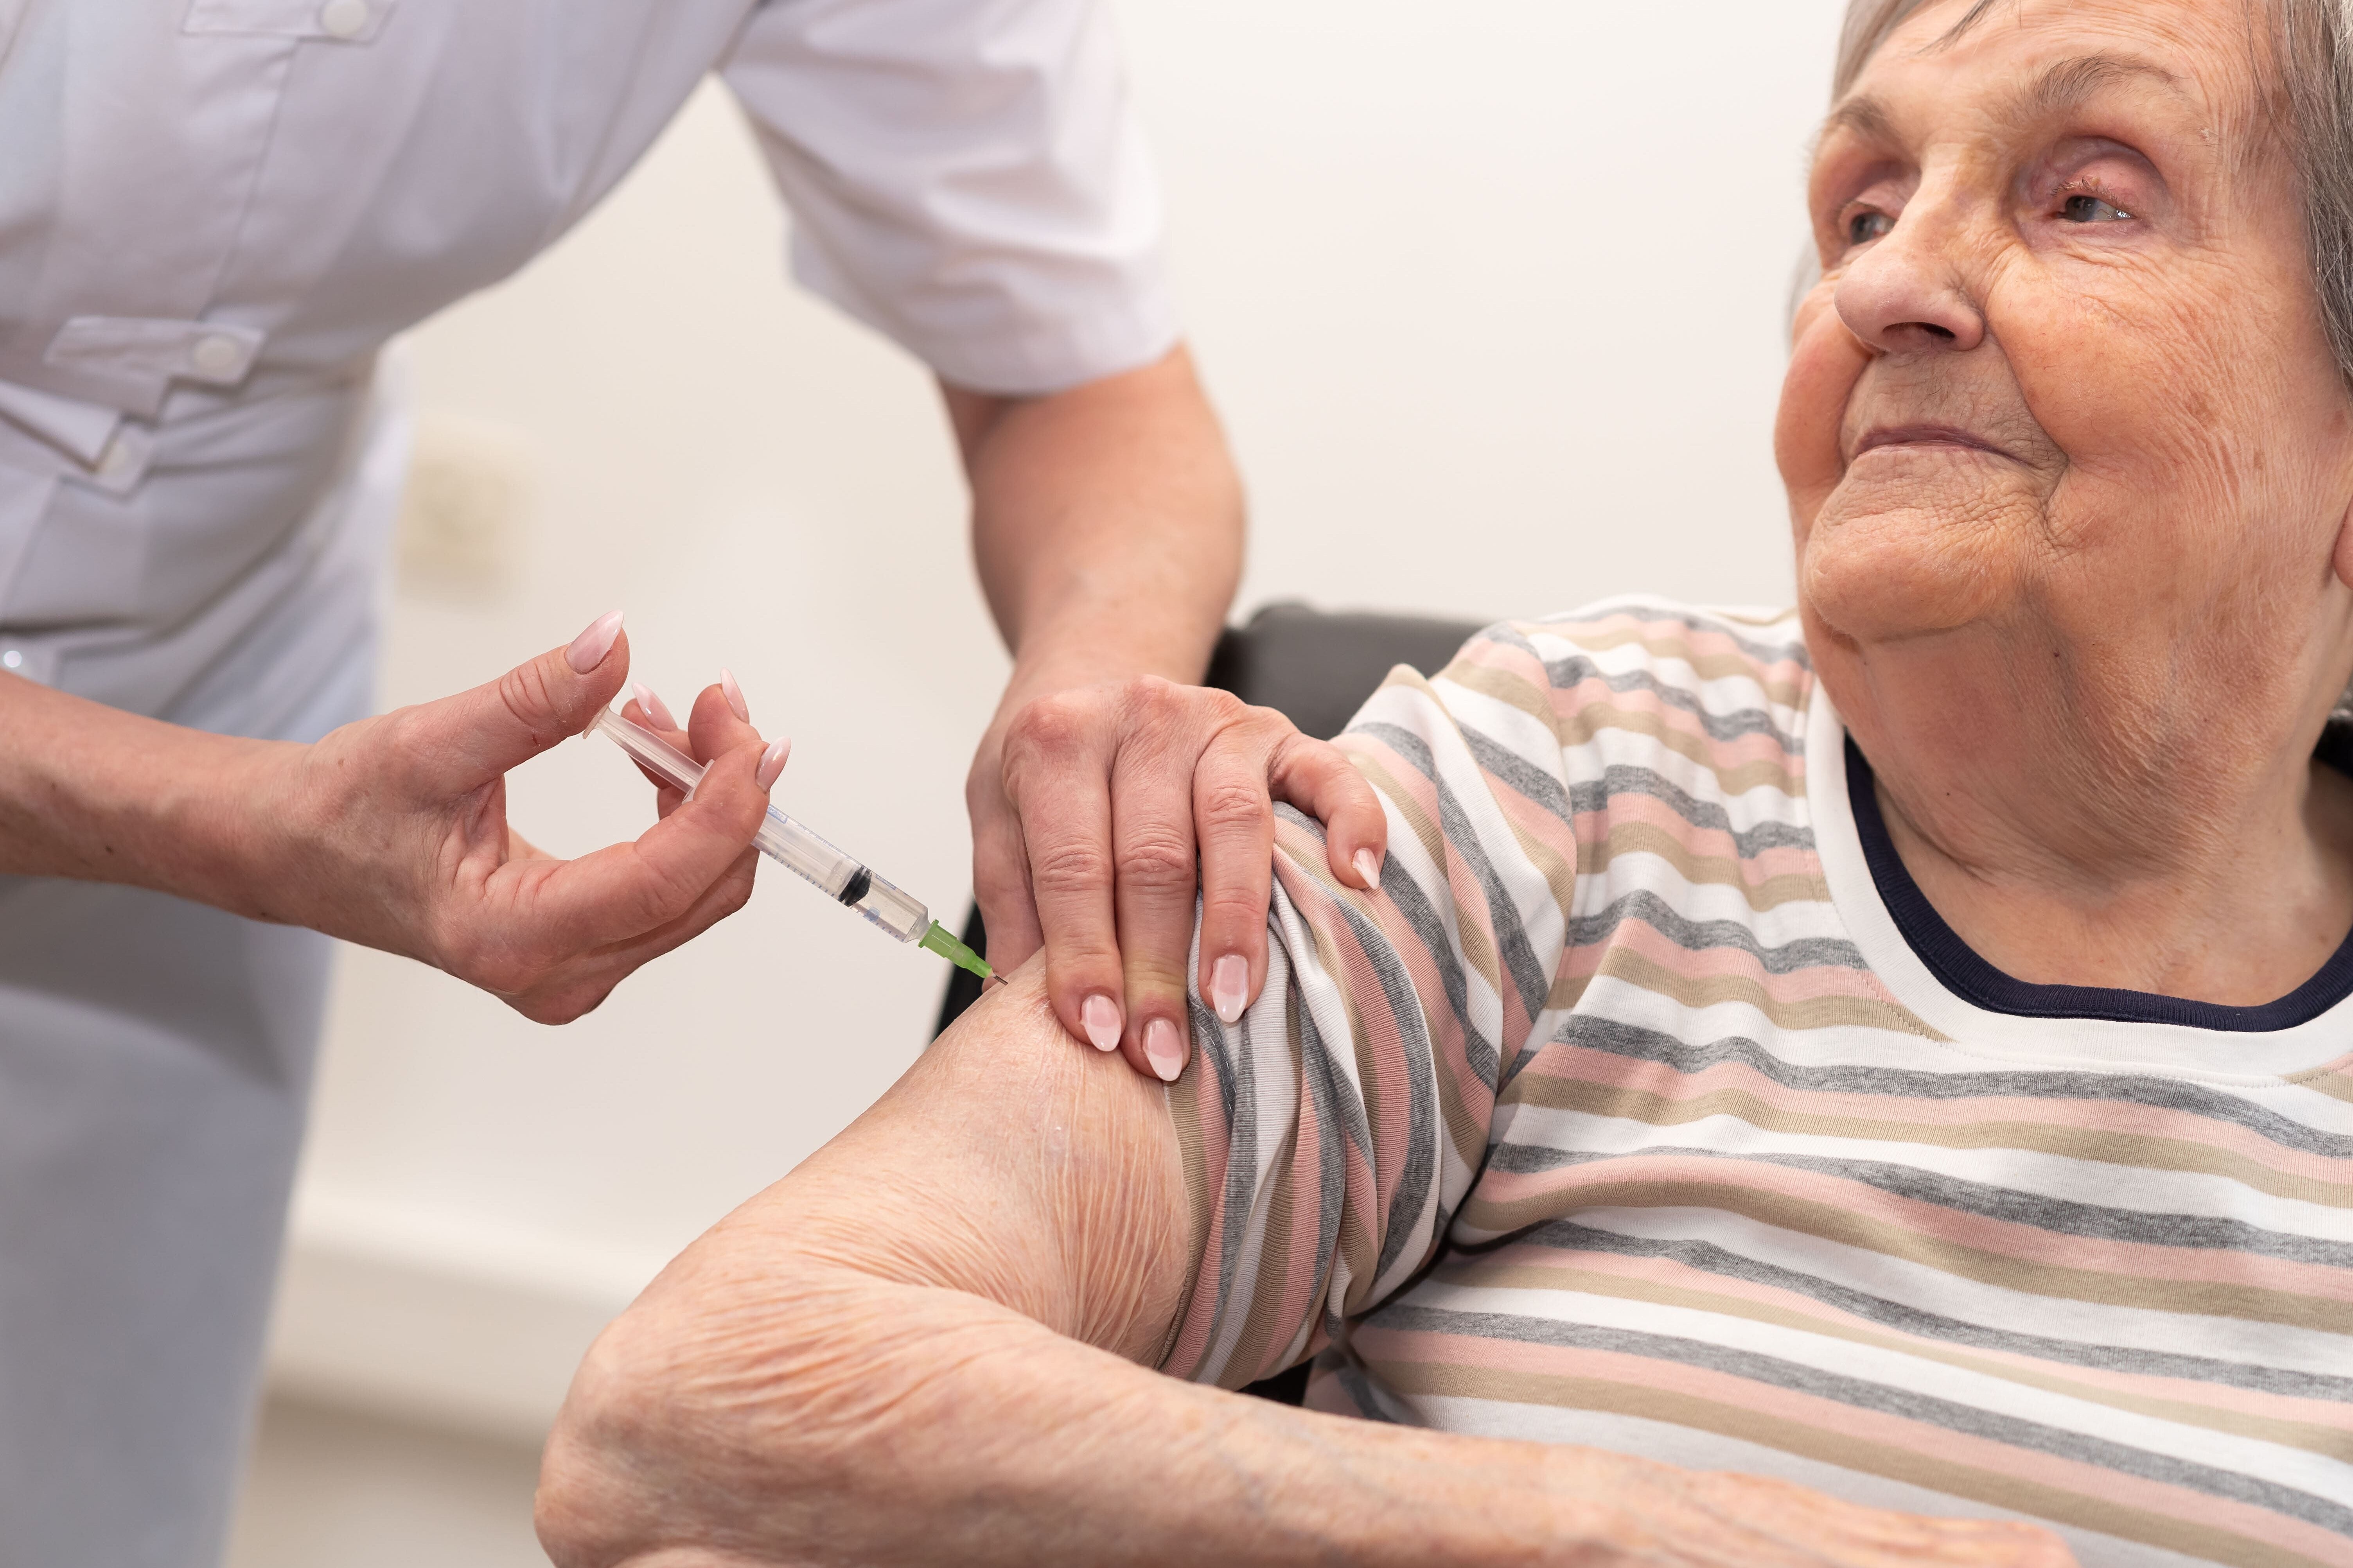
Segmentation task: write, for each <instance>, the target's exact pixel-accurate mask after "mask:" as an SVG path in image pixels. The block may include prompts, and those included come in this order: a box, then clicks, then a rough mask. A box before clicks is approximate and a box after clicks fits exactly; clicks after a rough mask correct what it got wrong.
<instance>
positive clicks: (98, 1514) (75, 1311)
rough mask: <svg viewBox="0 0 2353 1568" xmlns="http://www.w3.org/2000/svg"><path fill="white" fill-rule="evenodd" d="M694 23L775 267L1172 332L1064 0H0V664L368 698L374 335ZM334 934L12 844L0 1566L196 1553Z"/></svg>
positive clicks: (926, 352) (936, 300)
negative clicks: (788, 222)
mask: <svg viewBox="0 0 2353 1568" xmlns="http://www.w3.org/2000/svg"><path fill="white" fill-rule="evenodd" d="M714 69H716V70H719V71H721V72H723V75H724V77H725V79H726V80H727V81H728V83H729V85H730V86H731V87H732V88H733V90H734V92H735V93H736V95H737V97H738V98H739V100H741V101H742V103H743V105H744V109H745V110H746V112H747V113H748V115H749V117H750V119H751V121H752V122H753V124H754V128H755V130H756V132H757V133H758V136H759V139H760V141H761V142H762V145H763V147H764V148H765V153H766V154H767V157H768V162H769V164H770V166H771V168H772V169H773V170H774V172H775V175H776V182H777V184H778V186H779V187H780V189H781V190H782V192H783V194H784V195H785V198H786V202H787V203H788V205H790V207H791V209H792V214H793V218H794V223H793V236H794V241H793V244H794V258H793V261H794V269H795V271H796V273H797V276H798V277H799V278H800V279H801V280H802V281H803V282H805V283H807V285H809V286H810V287H812V288H814V289H818V291H820V292H822V293H823V294H825V295H826V296H827V297H828V298H830V299H831V300H834V301H836V302H837V303H838V304H839V305H840V306H841V307H842V308H843V309H845V310H849V311H850V312H851V313H853V314H854V315H856V316H858V317H860V318H861V319H862V320H864V321H868V322H871V324H873V325H874V326H876V327H877V328H879V329H880V330H881V331H884V332H887V333H888V334H890V335H891V336H892V338H894V339H896V340H897V341H898V342H901V343H902V344H904V345H905V346H906V347H907V348H909V349H910V350H912V351H913V353H916V354H918V355H919V356H921V357H922V358H923V359H924V360H925V361H927V362H928V363H931V364H932V365H933V366H934V367H935V368H936V369H937V370H938V371H939V372H940V373H941V374H943V375H944V376H945V377H947V378H948V379H949V380H951V381H954V382H955V383H958V384H963V385H966V386H971V387H975V388H978V389H982V390H987V391H995V392H1006V393H1033V392H1043V391H1049V390H1052V389H1056V388H1060V387H1062V386H1066V385H1071V384H1076V383H1078V382H1081V381H1084V380H1088V379H1091V378H1092V377H1094V376H1098V375H1102V374H1109V373H1111V372H1114V371H1118V370H1123V369H1126V368H1129V367H1132V366H1134V365H1137V364H1140V363H1145V362H1147V361H1149V360H1151V359H1153V358H1155V356H1157V355H1158V354H1159V353H1162V352H1164V351H1165V350H1166V348H1167V347H1168V346H1169V345H1170V344H1171V343H1172V342H1174V339H1175V335H1176V328H1175V323H1174V319H1173V314H1172V312H1171V310H1170V308H1169V305H1168V302H1167V300H1166V292H1165V289H1164V288H1163V285H1162V282H1161V279H1160V273H1159V261H1158V241H1159V227H1160V218H1159V212H1158V206H1157V200H1156V196H1155V192H1154V189H1153V185H1152V183H1151V179H1150V175H1149V173H1148V170H1147V169H1146V166H1145V160H1144V154H1143V150H1142V147H1141V144H1140V142H1139V138H1138V136H1137V133H1136V132H1135V130H1134V125H1133V124H1132V121H1131V119H1130V116H1129V114H1128V111H1127V110H1126V107H1125V105H1124V99H1123V88H1122V83H1121V79H1120V73H1119V69H1118V65H1117V61H1116V58H1115V56H1114V52H1113V41H1112V39H1111V37H1110V36H1109V33H1108V31H1107V26H1106V22H1105V19H1104V17H1103V16H1102V15H1101V14H1100V12H1099V10H1098V8H1097V6H1096V5H1094V4H1093V3H1092V0H765V3H756V0H0V669H5V670H8V671H11V672H13V673H15V674H16V675H19V676H23V677H26V678H29V679H35V680H39V681H44V682H47V683H48V684H50V685H53V686H55V687H57V688H58V689H63V690H67V691H71V692H75V693H78V694H80V695H83V696H87V697H91V698H95V699H98V700H102V701H105V702H109V703H112V704H114V705H116V706H119V707H121V708H125V709H129V710H134V711H137V712H141V713H145V714H150V715H153V716H155V717H158V718H163V719H167V720H171V721H175V722H180V723H186V724H194V725H198V726H201V727H203V728H206V729H211V730H216V731H223V732H227V733H237V734H245V735H257V736H269V737H280V738H287V739H309V738H312V737H315V736H317V735H318V734H320V733H322V732H323V731H326V730H328V729H330V728H332V727H333V726H334V725H336V724H338V723H341V722H343V721H347V720H349V719H352V718H353V717H356V716H358V715H359V714H361V713H363V712H364V711H365V709H366V704H367V701H368V691H369V669H370V659H371V655H372V648H373V637H374V624H375V620H374V608H373V606H374V603H375V581H376V577H377V572H378V559H379V556H380V553H381V546H382V542H383V536H384V533H385V528H386V526H387V524H388V521H389V519H390V517H391V514H392V509H393V500H394V497H395V495H396V491H397V489H398V484H399V479H400V475H401V471H402V468H403V466H404V463H405V450H404V445H403V424H402V421H401V418H400V416H399V412H398V409H397V407H396V406H395V405H394V404H393V403H392V402H391V401H389V400H387V399H386V397H385V395H383V394H382V393H381V392H380V391H379V390H378V388H377V378H376V374H375V362H376V356H377V351H378V350H379V348H380V347H381V346H382V345H383V343H384V342H385V340H386V339H387V338H389V337H390V336H392V335H393V334H394V333H396V332H398V331H401V330H402V329H404V328H406V327H407V326H409V325H411V324H412V323H414V322H416V321H418V320H420V319H422V318H423V317H425V316H427V315H428V314H430V313H431V312H432V311H434V310H437V309H438V308H439V307H441V306H442V305H444V304H447V303H448V302H449V301H451V300H455V299H457V298H459V296H461V295H463V294H466V293H468V292H470V290H473V289H479V288H480V287H482V286H483V285H485V284H487V283H490V282H491V281H494V280H495V279H500V278H501V277H504V276H505V275H507V274H508V273H510V272H512V271H513V270H514V269H515V268H518V267H520V266H522V264H523V263H524V262H526V261H528V260H529V259H530V258H532V257H533V256H534V255H536V254H537V253H538V252H539V251H540V250H542V249H543V248H544V247H546V246H547V245H548V244H549V243H550V242H551V241H553V240H554V239H555V238H556V237H558V236H560V235H562V234H563V233H564V232H565V230H566V229H567V228H568V227H570V226H571V225H572V224H573V223H575V221H577V220H578V219H579V218H580V217H581V216H582V215H583V214H585V213H586V211H587V210H588V209H589V208H590V207H591V206H593V205H595V204H596V201H597V199H598V198H599V197H601V196H602V195H604V194H605V193H606V192H607V190H609V189H610V188H611V187H612V185H613V184H615V182H617V180H618V179H619V178H620V177H621V175H622V174H624V173H626V172H627V171H628V168H629V167H630V165H631V164H632V163H635V162H636V160H637V159H638V156H639V154H641V153H643V152H644V151H645V149H646V147H647V145H648V143H649V142H651V141H652V140H653V138H654V137H655V135H656V134H657V133H658V132H659V131H660V130H661V128H662V127H663V125H664V124H665V123H666V122H667V121H669V120H670V118H671V116H672V115H673V114H674V113H675V112H676V111H677V110H678V109H679V107H680V105H681V103H682V102H683V101H684V100H685V99H686V97H687V95H688V94H689V93H690V92H691V90H692V89H693V88H694V87H695V85H696V84H697V82H698V81H699V80H700V79H702V76H703V75H704V74H705V73H706V72H709V71H712V70H714ZM777 370H778V372H779V374H790V367H789V366H778V367H777ZM617 392H619V393H621V394H623V395H626V393H627V388H626V387H623V388H617ZM0 744H5V737H0ZM325 954H326V943H325V942H323V941H322V939H319V938H316V937H314V936H312V935H311V934H310V933H308V932H303V931H288V930H285V929H282V928H275V927H266V926H260V925H257V924H253V923H250V922H247V921H239V920H237V919H234V918H232V917H230V916H227V915H224V914H220V913H218V912H217V911H214V910H206V909H201V908H198V907H196V906H194V905H190V904H186V903H183V902H180V901H178V900H172V899H167V898H163V897H160V896H157V895H153V894H147V893H142V892H138V891H134V890H129V889H116V888H106V887H100V886H95V885H90V884H76V883H66V882H57V881H47V880H33V879H0V1568H20V1565H23V1568H30V1565H35V1564H37V1565H39V1568H67V1565H77V1564H92V1565H103V1568H196V1565H200V1564H205V1563H210V1562H213V1561H214V1560H215V1559H216V1555H217V1552H218V1551H219V1544H220V1540H221V1537H222V1534H223V1529H224V1523H225V1520H226V1517H227V1504H228V1499H229V1495H230V1492H231V1489H232V1486H233V1483H234V1479H235V1476H236V1474H237V1468H238V1464H239V1461H240V1459H241V1456H242V1450H243V1447H244V1442H245V1436H246V1429H247V1424H248V1412H249V1406H250V1402H251V1389H252V1384H253V1380H254V1375H255V1372H256V1368H257V1366H258V1364H259V1355H260V1347H261V1335H262V1328H263V1319H264V1314H265V1311H266V1309H267V1303H268V1300H269V1286H270V1279H271V1276H272V1274H273V1272H274V1269H275V1266H276V1261H277V1255H278V1248H279V1245H280V1226H281V1223H282V1221H281V1215H282V1214H283V1210H284V1205H285V1199H286V1194H287V1187H288V1184H289V1182H290V1174H291V1171H292V1165H293V1159H294V1153H295V1150H296V1146H297V1143H298V1142H299V1138H300V1133H301V1107H302V1103H303V1100H304V1097H305V1095H306V1093H307V1091H308V1088H309V1081H310V1071H311V1051H312V1046H313V1042H314V1039H315V1036H316V1033H317V1027H318V1021H319V1015H320V1009H321V1005H322V997H323V994H324V979H325Z"/></svg>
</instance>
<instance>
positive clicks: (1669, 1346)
mask: <svg viewBox="0 0 2353 1568" xmlns="http://www.w3.org/2000/svg"><path fill="white" fill-rule="evenodd" d="M1370 1321H1373V1322H1375V1323H1377V1324H1378V1325H1379V1326H1380V1327H1381V1328H1383V1329H1387V1330H1392V1331H1402V1332H1414V1331H1419V1332H1423V1333H1435V1334H1460V1335H1465V1336H1469V1337H1473V1338H1479V1339H1489V1340H1511V1341H1516V1342H1521V1343H1524V1344H1541V1345H1554V1346H1557V1347H1559V1348H1562V1349H1565V1350H1589V1351H1602V1352H1611V1353H1614V1354H1619V1355H1630V1356H1641V1357H1645V1358H1647V1359H1649V1360H1651V1361H1665V1362H1674V1363H1679V1364H1682V1365H1684V1366H1695V1367H1700V1368H1704V1369H1705V1370H1707V1371H1710V1372H1715V1373H1723V1374H1725V1375H1726V1376H1729V1377H1737V1378H1745V1379H1746V1380H1747V1381H1749V1382H1751V1383H1761V1384H1767V1385H1768V1386H1770V1387H1775V1388H1787V1389H1792V1390H1795V1391H1797V1392H1799V1393H1801V1394H1811V1395H1813V1396H1815V1397H1817V1398H1820V1399H1828V1400H1834V1401H1836V1402H1837V1403H1839V1404H1841V1405H1847V1406H1849V1407H1851V1408H1853V1409H1857V1410H1873V1411H1878V1412H1881V1413H1883V1414H1885V1415H1894V1416H1899V1417H1901V1418H1903V1419H1905V1420H1907V1421H1917V1422H1921V1423H1924V1424H1926V1425H1929V1426H1940V1427H1943V1428H1944V1429H1946V1430H1947V1431H1951V1432H1961V1433H1966V1434H1968V1435H1969V1436H1974V1437H1981V1438H1984V1439H1986V1440H1988V1441H1989V1442H1995V1443H2006V1444H2008V1445H2009V1446H2010V1447H2013V1448H2024V1449H2027V1450H2029V1451H2031V1452H2034V1453H2042V1454H2051V1455H2054V1456H2056V1457H2059V1458H2068V1459H2074V1460H2079V1461H2082V1462H2084V1463H2087V1464H2094V1465H2098V1466H2100V1467H2102V1468H2105V1469H2109V1470H2113V1471H2115V1472H2116V1473H2117V1474H2119V1475H2126V1476H2137V1477H2139V1478H2140V1479H2143V1480H2149V1481H2155V1482H2157V1483H2158V1484H2159V1485H2162V1486H2171V1487H2180V1488H2182V1489H2185V1490H2189V1491H2196V1492H2202V1493H2204V1494H2205V1495H2207V1496H2209V1497H2218V1498H2227V1499H2229V1500H2232V1501H2233V1502H2241V1503H2245V1504H2247V1505H2248V1506H2249V1507H2252V1508H2262V1509H2268V1510H2271V1511H2272V1512H2274V1513H2276V1514H2280V1515H2283V1516H2284V1517H2286V1518H2289V1519H2297V1520H2302V1521H2304V1522H2306V1524H2311V1525H2315V1526H2317V1527H2318V1528H2320V1529H2323V1530H2333V1531H2337V1533H2339V1534H2342V1535H2348V1536H2353V1508H2348V1507H2346V1506H2345V1505H2344V1504H2342V1503H2339V1502H2335V1501H2332V1500H2328V1499H2327V1498H2322V1497H2316V1496H2315V1495H2314V1494H2312V1493H2311V1492H2307V1491H2304V1490H2302V1489H2298V1488H2295V1487H2290V1486H2284V1485H2282V1484H2280V1483H2279V1482H2277V1481H2270V1480H2265V1479H2262V1478H2260V1477H2257V1476H2251V1475H2247V1474H2244V1473H2243V1472H2241V1471H2237V1470H2225V1469H2221V1468H2217V1467H2215V1466H2212V1465H2201V1464H2199V1463H2196V1462H2195V1461H2193V1460H2189V1459H2180V1458H2173V1457H2172V1456H2170V1455H2168V1454H2158V1453H2152V1452H2150V1451H2149V1450H2148V1449H2146V1448H2137V1447H2132V1446H2131V1445H2129V1444H2126V1443H2118V1442H2115V1441H2113V1440H2111V1439H2109V1438H2105V1437H2098V1436H2092V1435H2091V1434H2089V1433H2084V1432H2076V1431H2071V1430H2069V1429H2067V1428H2066V1427H2063V1426H2047V1425H2045V1424H2044V1423H2042V1422H2040V1421H2029V1420H2025V1419H2023V1418H2021V1417H2019V1416H2015V1415H2000V1414H1999V1413H1997V1412H1995V1411H1990V1410H1986V1409H1983V1408H1980V1407H1979V1406H1977V1405H1964V1404H1961V1403H1959V1402H1958V1401H1957V1400H1951V1399H1945V1398H1940V1397H1937V1396H1936V1395H1933V1394H1920V1393H1915V1392H1914V1391H1913V1390H1910V1389H1905V1388H1897V1387H1894V1386H1893V1385H1891V1384H1883V1383H1873V1382H1870V1381H1867V1380H1865V1379H1862V1378H1859V1377H1848V1376H1845V1375H1843V1374H1841V1373H1832V1372H1823V1371H1820V1370H1819V1369H1817V1368H1814V1367H1810V1366H1806V1365H1803V1364H1802V1363H1798V1362H1792V1361H1785V1360H1783V1359H1781V1358H1780V1357H1778V1356H1767V1355H1760V1354H1757V1353H1756V1352H1751V1351H1742V1350H1736V1349H1733V1348H1732V1347H1730V1346H1728V1345H1716V1344H1710V1343H1708V1342H1704V1341H1702V1340H1691V1339H1683V1338H1680V1337H1678V1336H1673V1335H1668V1334H1650V1333H1641V1332H1638V1331H1633V1330H1629V1329H1607V1328H1601V1327H1599V1326H1597V1325H1594V1324H1589V1323H1564V1322H1559V1321H1554V1320H1552V1319H1546V1318H1527V1317H1520V1316H1517V1315H1514V1314H1508V1313H1502V1312H1454V1311H1447V1310H1442V1309H1440V1308H1434V1307H1413V1306H1406V1305H1403V1304H1401V1303H1400V1304H1398V1305H1395V1306H1391V1307H1388V1308H1385V1309H1383V1310H1381V1311H1379V1312H1377V1313H1375V1314H1373V1317H1372V1319H1371V1320H1370Z"/></svg>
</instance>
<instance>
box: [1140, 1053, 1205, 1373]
mask: <svg viewBox="0 0 2353 1568" xmlns="http://www.w3.org/2000/svg"><path fill="white" fill-rule="evenodd" d="M1210 1078H1211V1075H1210V1074H1209V1073H1208V1072H1206V1071H1196V1072H1188V1073H1186V1074H1185V1075H1184V1076H1182V1077H1181V1078H1179V1079H1177V1080H1176V1082H1175V1083H1172V1084H1170V1085H1169V1086H1168V1097H1167V1105H1168V1120H1169V1121H1170V1122H1172V1123H1173V1124H1174V1125H1175V1127H1176V1157H1177V1161H1178V1163H1180V1164H1182V1165H1183V1166H1184V1167H1185V1197H1186V1200H1187V1203H1188V1204H1189V1205H1191V1207H1192V1211H1193V1214H1192V1250H1191V1252H1189V1253H1188V1254H1187V1256H1188V1257H1190V1258H1192V1259H1193V1260H1194V1262H1195V1264H1196V1267H1195V1268H1190V1269H1188V1270H1187V1279H1186V1280H1185V1294H1184V1297H1183V1298H1182V1299H1181V1300H1178V1301H1177V1303H1176V1315H1175V1316H1174V1317H1173V1318H1171V1319H1170V1320H1169V1323H1168V1334H1167V1337H1166V1339H1165V1340H1164V1341H1162V1342H1161V1346H1160V1353H1159V1354H1158V1355H1156V1356H1155V1357H1153V1359H1152V1364H1153V1365H1155V1366H1156V1367H1164V1368H1167V1370H1169V1371H1171V1372H1174V1373H1176V1374H1177V1375H1179V1376H1190V1375H1191V1374H1192V1373H1194V1372H1196V1371H1197V1370H1198V1368H1195V1367H1189V1366H1184V1367H1169V1366H1168V1358H1169V1356H1170V1355H1171V1354H1172V1353H1174V1352H1175V1351H1176V1340H1177V1337H1178V1336H1179V1335H1180V1334H1182V1333H1183V1332H1184V1331H1185V1319H1186V1316H1187V1314H1188V1313H1190V1312H1191V1311H1192V1310H1193V1292H1194V1288H1195V1286H1196V1285H1198V1283H1199V1282H1200V1279H1201V1270H1200V1268H1198V1264H1199V1263H1200V1261H1201V1260H1202V1259H1203V1258H1207V1257H1208V1250H1209V1224H1210V1221H1211V1219H1212V1218H1213V1217H1214V1210H1215V1207H1216V1200H1217V1194H1215V1193H1214V1192H1212V1191H1211V1190H1210V1186H1209V1162H1208V1156H1207V1154H1206V1153H1205V1152H1204V1146H1203V1143H1202V1140H1201V1096H1202V1094H1203V1093H1204V1092H1205V1090H1206V1089H1207V1088H1208V1084H1209V1081H1210Z"/></svg>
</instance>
